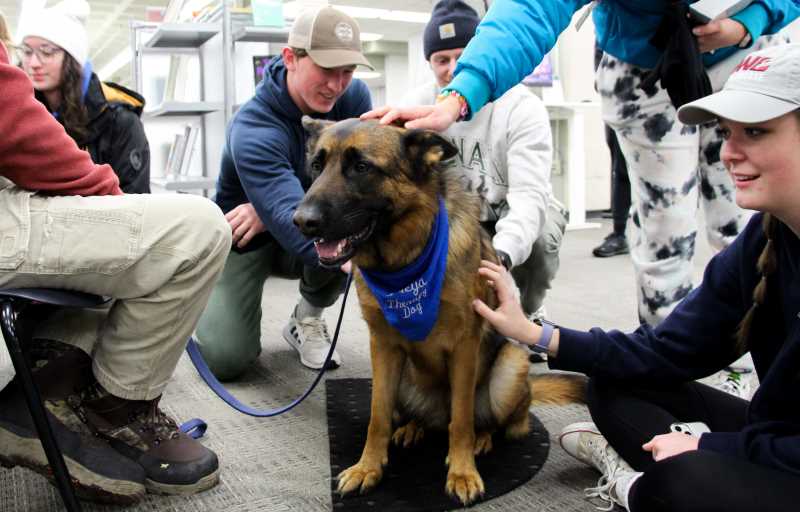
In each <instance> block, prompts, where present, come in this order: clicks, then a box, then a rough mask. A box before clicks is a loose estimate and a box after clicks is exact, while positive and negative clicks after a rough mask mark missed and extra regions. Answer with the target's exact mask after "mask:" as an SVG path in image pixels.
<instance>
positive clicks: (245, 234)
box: [225, 203, 267, 248]
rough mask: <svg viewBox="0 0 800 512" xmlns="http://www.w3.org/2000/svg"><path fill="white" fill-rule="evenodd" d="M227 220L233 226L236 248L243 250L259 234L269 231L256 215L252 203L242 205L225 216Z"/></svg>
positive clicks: (232, 231)
mask: <svg viewBox="0 0 800 512" xmlns="http://www.w3.org/2000/svg"><path fill="white" fill-rule="evenodd" d="M225 220H227V221H228V224H230V226H231V233H232V234H233V243H234V244H236V247H239V248H242V247H244V246H245V245H247V244H248V242H250V240H252V239H253V237H254V236H256V235H257V234H259V233H263V232H264V231H266V230H267V228H266V227H264V223H263V222H261V219H260V218H259V217H258V213H256V209H255V208H253V205H252V204H250V203H244V204H240V205H239V206H237V207H236V208H234V209H233V210H231V211H229V212H228V213H226V214H225Z"/></svg>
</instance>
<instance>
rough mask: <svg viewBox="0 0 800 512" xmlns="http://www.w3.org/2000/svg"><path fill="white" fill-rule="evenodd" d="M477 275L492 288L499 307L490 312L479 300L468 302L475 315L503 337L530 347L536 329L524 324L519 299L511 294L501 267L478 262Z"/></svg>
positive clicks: (510, 282)
mask: <svg viewBox="0 0 800 512" xmlns="http://www.w3.org/2000/svg"><path fill="white" fill-rule="evenodd" d="M478 273H479V274H480V275H481V276H483V277H485V278H486V281H487V283H488V284H489V286H491V287H492V288H494V291H495V292H496V293H497V300H498V301H500V304H499V305H498V306H497V309H495V310H492V308H490V307H489V306H487V305H486V303H485V302H483V301H482V300H481V299H475V300H474V301H473V302H472V307H473V308H474V309H475V312H476V313H478V314H479V315H481V316H482V317H484V318H485V319H486V320H488V321H489V323H490V324H492V326H493V327H494V328H495V329H497V331H498V332H499V333H500V334H502V335H503V336H507V337H509V338H514V339H515V340H517V341H520V342H522V343H527V344H533V343H534V342H535V341H536V340H537V339H538V333H539V331H538V329H540V328H539V327H538V326H537V325H535V324H534V323H533V322H531V321H530V320H528V318H527V317H526V316H525V312H524V311H522V306H520V304H519V298H518V297H517V295H516V293H515V292H516V290H517V285H516V284H515V283H514V278H513V277H511V273H510V272H508V271H507V270H506V269H505V267H503V266H502V265H498V264H496V263H492V262H491V261H486V260H482V261H481V267H480V268H479V269H478ZM534 334H535V335H536V337H535V338H534Z"/></svg>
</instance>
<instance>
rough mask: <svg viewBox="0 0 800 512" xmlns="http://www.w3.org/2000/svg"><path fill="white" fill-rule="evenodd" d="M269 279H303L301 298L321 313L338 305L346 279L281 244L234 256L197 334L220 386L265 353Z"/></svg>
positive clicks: (201, 348)
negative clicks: (264, 296)
mask: <svg viewBox="0 0 800 512" xmlns="http://www.w3.org/2000/svg"><path fill="white" fill-rule="evenodd" d="M270 275H275V276H280V277H285V278H289V279H299V280H300V295H301V296H302V297H303V298H305V299H306V300H307V301H308V302H309V303H310V304H311V305H313V306H316V307H320V308H325V307H328V306H330V305H332V304H333V303H335V302H336V300H337V299H338V298H339V295H340V294H341V293H342V291H343V290H344V283H345V280H346V277H347V276H346V275H345V274H344V273H343V272H340V271H339V270H333V271H332V270H326V269H323V268H321V267H311V266H309V265H304V264H303V262H302V261H301V260H300V259H299V258H296V257H294V256H292V255H290V254H288V253H287V252H286V251H284V250H283V248H282V247H281V246H280V245H279V244H278V243H277V242H271V243H268V244H267V245H265V246H264V247H261V248H258V249H255V250H253V251H250V252H247V253H243V254H241V253H237V252H234V251H231V252H230V253H229V254H228V259H227V260H226V261H225V269H224V270H223V271H222V276H221V277H220V279H219V281H218V282H217V285H216V286H215V287H214V290H213V291H212V292H211V297H210V298H209V300H208V305H207V306H206V310H205V311H204V312H203V315H202V316H201V318H200V323H199V324H198V325H197V333H196V338H197V343H198V345H199V346H200V351H201V352H202V354H203V358H204V359H205V360H206V362H207V363H208V367H209V368H210V369H211V371H212V372H213V373H214V375H215V376H216V377H217V378H218V379H220V380H232V379H235V378H236V377H238V376H239V375H241V374H242V373H243V372H244V371H245V370H247V368H248V367H249V366H250V365H251V364H252V363H253V361H255V360H256V358H257V357H258V356H259V354H260V353H261V300H262V292H263V289H264V282H265V281H266V280H267V278H268V277H269V276H270ZM287 320H288V319H287Z"/></svg>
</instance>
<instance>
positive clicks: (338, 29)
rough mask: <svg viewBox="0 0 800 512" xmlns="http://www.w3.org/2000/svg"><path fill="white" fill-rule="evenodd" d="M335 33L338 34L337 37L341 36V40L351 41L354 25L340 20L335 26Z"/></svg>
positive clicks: (344, 41)
mask: <svg viewBox="0 0 800 512" xmlns="http://www.w3.org/2000/svg"><path fill="white" fill-rule="evenodd" d="M333 33H334V34H336V37H338V38H339V41H341V42H343V43H350V42H352V41H353V36H354V32H353V27H351V26H350V24H349V23H345V22H344V21H340V22H339V23H337V24H336V26H335V27H334V29H333Z"/></svg>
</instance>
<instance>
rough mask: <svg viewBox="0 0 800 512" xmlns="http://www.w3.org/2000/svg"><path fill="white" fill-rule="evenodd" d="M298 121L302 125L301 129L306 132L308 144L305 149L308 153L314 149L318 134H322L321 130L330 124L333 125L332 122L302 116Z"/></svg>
mask: <svg viewBox="0 0 800 512" xmlns="http://www.w3.org/2000/svg"><path fill="white" fill-rule="evenodd" d="M300 121H301V122H302V123H303V128H304V129H305V130H306V132H308V142H307V144H306V147H307V149H308V150H309V151H310V150H311V149H312V148H313V147H314V144H316V142H317V139H319V134H320V133H322V130H324V129H325V128H327V127H329V126H330V125H332V124H335V123H334V121H326V120H324V119H314V118H313V117H310V116H303V118H302V119H301V120H300Z"/></svg>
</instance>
